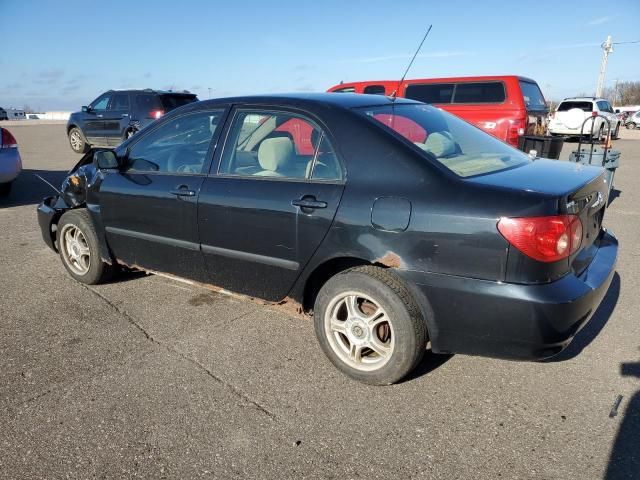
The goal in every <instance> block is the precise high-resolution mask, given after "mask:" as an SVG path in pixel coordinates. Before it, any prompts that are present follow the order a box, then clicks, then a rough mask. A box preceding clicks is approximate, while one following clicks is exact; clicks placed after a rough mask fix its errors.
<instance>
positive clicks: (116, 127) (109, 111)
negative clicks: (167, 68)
mask: <svg viewBox="0 0 640 480" xmlns="http://www.w3.org/2000/svg"><path fill="white" fill-rule="evenodd" d="M197 100H198V97H196V96H195V95H194V94H193V93H189V92H172V91H164V90H152V89H150V88H147V89H145V90H109V91H108V92H105V93H103V94H102V95H100V96H99V97H98V98H96V99H95V100H94V101H93V102H91V104H90V105H89V106H83V107H82V111H81V112H75V113H73V114H71V117H69V122H68V123H67V135H68V136H69V144H70V145H71V149H72V150H73V151H74V152H77V153H85V152H87V151H89V149H90V148H91V147H112V146H116V145H119V144H120V143H121V142H122V141H123V140H125V139H127V138H129V137H130V136H132V135H133V134H134V133H136V132H137V131H138V130H140V129H141V128H143V127H145V126H147V125H148V124H149V123H151V122H153V121H154V120H155V119H157V118H160V117H161V116H162V115H164V114H165V113H167V112H169V111H170V110H173V109H174V108H177V107H181V106H182V105H186V104H187V103H191V102H195V101H197Z"/></svg>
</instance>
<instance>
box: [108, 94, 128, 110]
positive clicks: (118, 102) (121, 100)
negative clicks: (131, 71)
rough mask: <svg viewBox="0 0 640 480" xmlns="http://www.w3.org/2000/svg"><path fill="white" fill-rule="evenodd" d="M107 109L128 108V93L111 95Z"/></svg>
mask: <svg viewBox="0 0 640 480" xmlns="http://www.w3.org/2000/svg"><path fill="white" fill-rule="evenodd" d="M109 110H129V95H128V94H126V93H116V94H115V95H114V96H113V100H112V101H111V104H110V106H109Z"/></svg>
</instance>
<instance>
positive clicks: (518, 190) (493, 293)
mask: <svg viewBox="0 0 640 480" xmlns="http://www.w3.org/2000/svg"><path fill="white" fill-rule="evenodd" d="M292 131H297V132H306V133H305V134H302V133H301V134H299V135H293V134H292V133H291V132H292ZM409 138H410V139H411V140H408V139H409ZM294 139H295V140H294ZM307 142H309V144H310V145H311V146H312V148H311V153H307V152H308V151H309V149H308V148H307V147H308V146H309V145H307ZM604 179H605V176H604V170H603V169H601V168H597V167H590V166H582V165H578V164H573V163H569V162H558V161H551V160H542V159H538V160H535V161H532V160H530V159H529V157H528V156H527V155H525V154H523V153H522V152H520V151H518V150H516V149H514V148H512V147H510V146H508V145H506V144H505V143H503V142H501V141H499V140H497V139H495V138H494V137H492V136H490V135H488V134H486V133H484V132H482V131H481V130H479V129H477V128H475V127H473V126H471V125H469V124H468V123H466V122H464V121H463V120H460V119H458V118H457V117H455V116H453V115H451V114H448V113H446V112H443V111H440V110H439V109H437V108H434V107H431V106H428V105H425V104H422V103H418V102H414V101H410V100H405V99H396V100H395V101H393V100H391V99H389V98H387V97H382V96H373V95H353V94H345V95H334V94H304V95H303V94H299V95H287V96H285V95H282V96H277V95H276V96H262V97H242V98H230V99H220V100H210V101H204V102H198V103H196V104H192V105H188V106H185V107H182V108H180V109H178V110H175V111H174V112H172V113H171V114H169V115H167V116H165V117H164V118H162V120H160V121H159V122H157V123H156V124H155V125H153V127H150V128H148V129H146V130H145V131H144V132H141V133H140V134H138V135H136V136H134V137H133V138H131V139H129V140H127V141H126V142H124V143H123V144H122V145H120V146H119V147H118V148H117V149H115V150H97V151H94V152H91V153H89V154H87V155H85V156H84V157H83V159H82V160H81V161H80V162H79V163H78V165H77V166H76V167H75V168H74V169H73V170H72V172H71V173H70V175H69V177H68V178H67V179H66V180H65V182H64V183H63V185H62V187H61V191H62V194H61V195H60V196H53V197H49V198H46V199H45V200H44V201H43V202H42V203H41V204H40V205H39V207H38V217H39V222H40V226H41V228H42V234H43V238H44V241H45V242H46V243H47V245H49V246H50V247H51V248H53V249H56V250H58V251H59V252H60V257H61V259H62V263H63V264H64V266H65V267H66V269H67V270H68V272H69V273H70V274H71V276H73V277H74V278H75V279H77V280H78V281H80V282H83V283H87V284H94V283H98V282H101V281H103V280H104V279H106V278H108V277H109V276H110V275H112V274H113V273H114V271H115V270H116V266H118V265H121V266H136V267H137V268H143V269H146V270H149V271H160V272H168V273H172V274H174V275H178V276H182V277H187V278H189V279H192V280H195V281H198V282H202V283H203V284H207V285H214V286H216V287H219V288H223V289H226V290H230V291H234V292H238V293H240V294H245V295H248V296H251V297H257V298H261V299H264V300H267V301H270V302H277V303H288V304H289V305H291V306H294V307H296V308H297V309H299V310H301V311H304V312H313V316H314V319H315V320H314V322H315V331H316V335H317V338H318V340H319V342H320V345H321V346H322V348H323V350H324V352H325V353H326V354H327V356H328V357H329V358H330V359H331V361H332V362H333V363H334V364H335V365H336V366H337V367H338V368H339V369H340V370H341V371H343V372H344V373H346V374H348V375H350V376H352V377H354V378H356V379H359V380H362V381H365V382H368V383H374V384H388V383H392V382H396V381H398V380H400V379H401V378H403V377H404V376H405V375H406V374H407V373H408V372H410V371H411V370H412V369H413V368H414V366H416V364H417V363H418V362H419V361H420V359H421V357H422V355H423V353H424V352H425V349H426V346H427V343H428V342H430V344H431V349H432V351H433V352H436V353H453V352H457V353H468V354H477V355H485V356H492V357H501V358H510V359H541V358H545V357H549V356H552V355H554V354H556V353H558V352H560V351H561V350H562V349H563V348H564V347H566V346H567V344H568V343H569V342H570V341H571V339H572V338H573V337H574V335H575V334H576V332H577V331H578V330H579V329H580V328H581V326H582V325H584V324H585V322H587V320H588V319H589V318H590V317H591V315H592V314H593V312H594V311H595V310H596V308H597V307H598V304H599V303H600V301H601V300H602V298H603V296H604V295H605V292H606V291H607V289H608V287H609V284H610V282H611V279H612V276H613V274H614V267H615V261H616V256H617V250H618V244H617V241H616V239H615V238H614V236H613V235H612V234H611V233H608V232H607V231H606V230H605V229H603V227H602V219H603V215H604V213H605V205H606V203H607V197H606V196H607V193H608V188H607V185H606V183H605V180H604Z"/></svg>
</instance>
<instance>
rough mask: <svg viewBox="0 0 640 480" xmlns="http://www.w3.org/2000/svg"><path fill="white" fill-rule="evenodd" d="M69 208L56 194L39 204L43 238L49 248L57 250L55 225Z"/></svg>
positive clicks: (39, 220)
mask: <svg viewBox="0 0 640 480" xmlns="http://www.w3.org/2000/svg"><path fill="white" fill-rule="evenodd" d="M66 209H68V207H67V205H66V204H65V203H64V202H63V201H62V200H60V198H59V197H58V196H57V195H56V196H53V197H46V198H45V199H44V200H42V202H40V205H38V224H39V225H40V231H41V232H42V239H43V240H44V243H46V244H47V246H48V247H49V248H51V249H52V250H53V251H55V252H57V251H58V249H57V248H56V231H55V228H54V227H55V225H56V224H57V223H58V219H59V218H60V216H61V215H62V214H63V213H64V211H65V210H66Z"/></svg>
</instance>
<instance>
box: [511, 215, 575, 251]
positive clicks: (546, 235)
mask: <svg viewBox="0 0 640 480" xmlns="http://www.w3.org/2000/svg"><path fill="white" fill-rule="evenodd" d="M498 231H499V232H500V233H501V234H502V236H503V237H504V238H506V239H507V241H508V242H509V243H510V244H511V245H513V246H514V247H516V248H517V249H518V250H520V251H521V252H522V253H524V254H525V255H526V256H528V257H531V258H533V259H535V260H539V261H541V262H557V261H558V260H562V259H563V258H567V257H568V256H569V255H572V254H574V253H575V252H577V251H578V248H580V243H581V242H582V222H581V221H580V219H579V218H578V217H577V216H576V215H553V216H549V217H522V218H506V217H503V218H501V219H500V220H499V221H498Z"/></svg>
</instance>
